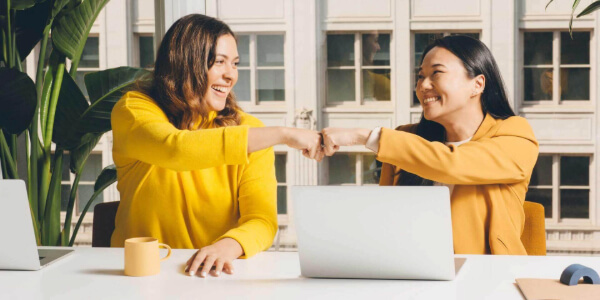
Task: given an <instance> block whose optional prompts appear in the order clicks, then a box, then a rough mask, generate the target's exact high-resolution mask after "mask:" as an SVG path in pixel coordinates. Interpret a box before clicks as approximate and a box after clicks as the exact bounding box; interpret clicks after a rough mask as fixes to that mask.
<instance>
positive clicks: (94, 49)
mask: <svg viewBox="0 0 600 300" xmlns="http://www.w3.org/2000/svg"><path fill="white" fill-rule="evenodd" d="M79 67H80V68H99V67H100V55H99V46H98V37H88V39H87V41H86V42H85V46H83V52H82V53H81V60H80V61H79Z"/></svg>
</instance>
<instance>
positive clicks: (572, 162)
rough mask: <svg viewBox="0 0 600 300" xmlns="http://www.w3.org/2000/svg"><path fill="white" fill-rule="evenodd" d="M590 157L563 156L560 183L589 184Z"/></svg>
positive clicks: (562, 184)
mask: <svg viewBox="0 0 600 300" xmlns="http://www.w3.org/2000/svg"><path fill="white" fill-rule="evenodd" d="M589 184H590V158H589V157H587V156H562V157H561V158H560V185H561V186H564V185H584V186H585V185H589Z"/></svg>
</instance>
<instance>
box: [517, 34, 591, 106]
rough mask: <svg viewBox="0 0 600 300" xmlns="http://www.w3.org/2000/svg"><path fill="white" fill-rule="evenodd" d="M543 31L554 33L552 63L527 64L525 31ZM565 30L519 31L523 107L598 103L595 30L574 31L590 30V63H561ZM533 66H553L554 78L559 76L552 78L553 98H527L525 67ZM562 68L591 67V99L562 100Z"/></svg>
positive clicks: (520, 86)
mask: <svg viewBox="0 0 600 300" xmlns="http://www.w3.org/2000/svg"><path fill="white" fill-rule="evenodd" d="M536 32H537V33H543V32H550V33H552V65H525V60H524V53H525V33H536ZM563 32H568V30H567V29H550V28H544V29H527V28H524V29H521V30H520V32H519V45H520V49H519V50H520V51H518V59H517V61H518V62H519V71H518V72H517V74H518V76H520V78H518V79H517V83H516V85H518V90H519V95H518V97H519V102H520V105H521V107H522V108H523V109H525V110H527V109H531V108H534V109H535V108H572V107H586V108H587V107H594V105H595V103H596V97H595V94H596V75H595V70H596V68H595V63H596V53H595V48H596V47H595V37H594V30H593V29H591V28H579V29H575V28H574V29H573V32H589V34H590V46H589V47H590V48H589V53H590V63H589V64H561V62H560V59H561V53H560V51H561V49H560V46H561V37H560V34H561V33H563ZM526 68H531V69H536V68H552V78H558V80H552V99H551V100H530V101H526V100H525V69H526ZM561 68H565V69H568V68H589V69H590V77H589V78H590V79H589V80H590V82H589V87H590V91H589V94H590V99H588V100H561V99H560V82H561V77H560V76H561V75H560V70H561Z"/></svg>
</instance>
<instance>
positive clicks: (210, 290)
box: [0, 248, 600, 300]
mask: <svg viewBox="0 0 600 300" xmlns="http://www.w3.org/2000/svg"><path fill="white" fill-rule="evenodd" d="M75 250H76V251H75V253H73V254H71V255H70V256H69V257H66V258H64V259H62V260H60V261H58V262H56V263H55V264H52V265H50V266H48V267H47V268H45V269H43V270H41V271H0V299H192V298H193V299H200V298H202V299H234V298H237V299H261V300H263V299H294V298H296V299H352V298H355V299H365V298H367V299H369V298H377V299H503V300H505V299H523V296H522V295H521V293H520V291H519V289H518V287H517V286H516V284H515V278H520V277H533V278H554V279H558V278H559V277H560V274H561V272H562V270H563V269H564V268H566V267H567V266H568V265H570V264H572V263H580V264H583V265H586V266H588V267H591V268H593V269H595V270H596V271H600V258H599V257H574V256H563V257H556V256H554V257H552V256H550V257H527V256H479V255H457V257H459V258H461V257H462V258H466V259H467V260H466V262H465V264H464V265H463V267H462V269H461V270H460V271H459V273H458V275H457V278H456V279H455V280H454V281H446V282H444V281H405V280H355V279H352V280H349V279H348V280H347V279H309V278H303V277H300V265H299V261H298V253H296V252H264V253H260V254H258V255H257V256H255V257H253V258H251V259H248V260H236V261H235V262H234V267H235V274H234V275H226V274H223V275H221V277H217V278H214V277H209V278H206V279H205V278H200V277H189V276H187V275H185V274H184V272H183V267H184V263H185V262H186V261H187V260H188V259H189V257H190V256H191V255H192V254H193V253H194V251H193V250H174V251H173V254H172V255H171V258H169V259H168V260H167V261H165V262H163V263H162V265H161V267H162V269H161V273H160V274H158V275H155V276H150V277H127V276H124V275H123V249H122V248H75ZM161 251H162V250H161ZM599 298H600V296H599Z"/></svg>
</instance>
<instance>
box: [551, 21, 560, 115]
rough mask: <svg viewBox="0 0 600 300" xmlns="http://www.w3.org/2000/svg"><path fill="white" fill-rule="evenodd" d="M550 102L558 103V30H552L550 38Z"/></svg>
mask: <svg viewBox="0 0 600 300" xmlns="http://www.w3.org/2000/svg"><path fill="white" fill-rule="evenodd" d="M552 65H553V70H552V103H554V104H555V105H558V104H560V32H559V31H554V33H553V38H552Z"/></svg>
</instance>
